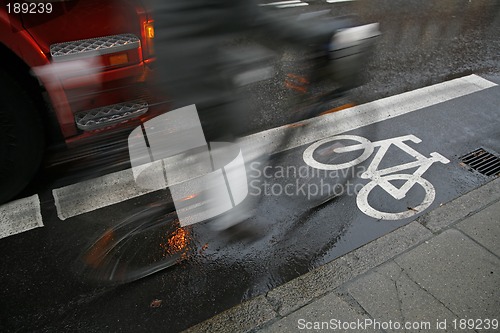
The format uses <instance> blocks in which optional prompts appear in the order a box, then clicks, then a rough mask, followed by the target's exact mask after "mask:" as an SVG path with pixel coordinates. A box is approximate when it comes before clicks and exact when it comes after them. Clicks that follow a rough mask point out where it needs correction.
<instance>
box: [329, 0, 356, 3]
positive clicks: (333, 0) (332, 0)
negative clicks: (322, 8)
mask: <svg viewBox="0 0 500 333" xmlns="http://www.w3.org/2000/svg"><path fill="white" fill-rule="evenodd" d="M348 1H354V0H326V2H328V3H337V2H348Z"/></svg>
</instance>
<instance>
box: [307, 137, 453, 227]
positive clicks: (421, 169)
mask: <svg viewBox="0 0 500 333" xmlns="http://www.w3.org/2000/svg"><path fill="white" fill-rule="evenodd" d="M339 140H350V141H356V142H357V144H354V145H349V146H344V145H339V143H338V141H339ZM334 141H337V144H335V146H337V148H335V149H333V151H332V152H333V153H338V154H342V153H346V152H352V151H359V150H363V153H362V154H361V155H360V156H359V157H358V158H356V159H354V160H352V161H349V162H345V163H341V164H324V163H320V162H318V161H317V160H316V159H315V158H314V152H315V151H316V150H317V149H318V148H319V147H320V146H322V145H324V144H326V143H331V142H334ZM405 141H411V142H413V143H420V142H422V140H421V139H419V138H417V137H416V136H415V135H404V136H400V137H397V138H390V139H385V140H379V141H376V142H370V141H369V140H367V139H366V138H363V137H361V136H357V135H336V136H332V137H329V138H326V139H323V140H320V141H317V142H315V143H313V144H312V145H311V146H309V147H308V148H307V149H306V150H305V151H304V153H303V154H302V157H303V159H304V162H305V163H306V164H307V165H309V166H311V167H313V168H317V169H321V170H341V169H346V168H350V167H353V166H355V165H357V164H359V163H361V162H363V161H364V160H366V159H367V158H368V157H369V156H370V155H372V153H373V151H374V148H375V147H379V149H378V151H377V152H376V153H375V157H374V158H373V160H372V161H371V162H370V165H369V166H368V168H367V169H366V171H365V172H363V173H362V174H361V176H360V177H361V178H364V179H371V182H369V183H368V184H366V185H365V186H364V187H363V188H362V190H361V191H360V192H359V193H358V195H357V199H356V203H357V205H358V207H359V209H360V210H361V211H362V212H363V213H365V214H366V215H368V216H371V217H373V218H376V219H384V220H400V219H404V218H408V217H411V216H414V215H416V214H418V213H419V212H423V211H424V210H425V209H427V208H428V207H429V206H430V205H431V204H432V202H433V201H434V198H435V196H436V190H435V189H434V186H433V185H432V184H431V183H430V182H428V181H427V180H425V179H424V178H422V175H423V174H424V173H425V171H427V169H429V168H430V167H431V165H432V164H433V163H435V162H441V163H443V164H448V163H450V160H448V159H447V158H446V157H444V156H442V155H441V154H439V153H436V152H433V153H431V154H430V155H431V157H426V156H424V155H422V154H421V153H419V152H418V151H416V150H415V149H413V148H412V147H410V146H408V145H407V144H406V143H405ZM391 146H395V147H397V148H399V149H401V150H402V151H403V152H404V153H405V154H407V155H410V156H412V157H414V158H415V161H413V162H409V163H403V164H399V165H395V166H392V167H389V168H385V169H379V165H380V163H381V162H382V159H383V158H384V156H385V154H386V153H387V151H388V150H389V148H390V147H391ZM415 167H418V168H417V169H416V170H415V171H414V172H413V173H412V174H406V173H404V172H403V173H399V172H401V171H408V170H412V169H414V168H415ZM394 173H399V174H394ZM391 180H406V181H405V183H404V185H402V186H394V185H393V184H392V183H391V182H390V181H391ZM415 184H420V185H421V186H422V187H423V188H424V190H425V193H426V194H425V197H424V200H423V202H422V203H421V204H419V205H418V206H417V207H415V208H413V209H412V210H405V211H404V212H399V213H387V212H381V211H378V210H376V209H375V208H373V207H372V206H371V205H370V204H369V203H368V195H369V194H370V191H371V190H372V189H374V188H375V187H376V186H380V187H381V188H382V189H383V190H384V191H386V192H387V193H388V194H390V195H391V196H392V197H393V198H394V199H396V200H401V199H403V198H405V197H406V194H407V193H408V191H409V190H410V189H411V188H412V187H413V186H414V185H415Z"/></svg>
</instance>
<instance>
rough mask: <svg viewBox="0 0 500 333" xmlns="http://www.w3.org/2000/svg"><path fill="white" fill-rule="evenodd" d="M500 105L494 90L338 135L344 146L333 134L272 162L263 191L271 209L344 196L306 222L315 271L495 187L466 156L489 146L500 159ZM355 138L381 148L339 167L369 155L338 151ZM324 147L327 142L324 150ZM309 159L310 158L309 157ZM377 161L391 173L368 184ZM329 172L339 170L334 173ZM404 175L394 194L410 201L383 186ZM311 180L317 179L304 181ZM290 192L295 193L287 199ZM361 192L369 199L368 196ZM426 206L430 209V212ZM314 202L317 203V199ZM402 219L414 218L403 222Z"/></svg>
mask: <svg viewBox="0 0 500 333" xmlns="http://www.w3.org/2000/svg"><path fill="white" fill-rule="evenodd" d="M498 101H500V89H499V88H498V87H494V88H490V89H487V90H483V91H481V92H476V93H474V94H471V95H467V96H463V97H459V98H455V99H452V100H449V101H446V102H443V103H439V104H435V105H432V106H429V107H426V108H422V109H419V110H417V111H414V112H410V113H408V114H404V115H400V116H398V117H395V118H392V119H389V120H385V121H381V122H377V123H375V124H371V125H368V126H364V127H361V128H358V129H354V130H351V131H347V132H342V133H339V135H340V134H341V136H342V137H344V140H335V141H331V140H332V138H333V137H335V136H336V135H334V136H333V137H327V138H325V139H323V140H319V141H316V142H313V143H309V144H307V145H302V146H299V147H296V148H292V149H290V150H288V151H287V152H286V154H282V156H284V157H283V158H282V159H281V160H280V161H279V162H278V164H277V165H276V164H273V163H270V165H269V166H268V174H269V173H271V172H274V176H275V177H274V178H273V179H272V181H270V180H269V179H268V180H267V183H266V184H265V186H264V189H262V193H265V194H266V196H267V197H268V204H269V206H270V207H276V206H279V205H287V204H290V202H292V204H291V205H292V206H294V207H297V208H300V207H301V205H305V206H308V204H307V203H306V202H307V201H308V198H310V197H313V199H314V196H315V195H316V194H319V195H320V196H321V195H323V197H328V194H331V193H332V192H338V194H340V196H338V197H336V198H334V199H332V200H330V201H329V202H328V204H326V205H324V206H321V207H320V208H318V209H316V210H315V211H314V212H313V213H312V214H310V216H308V217H307V218H308V220H307V223H305V222H304V223H302V224H307V228H303V229H302V230H297V235H296V236H297V237H299V235H300V237H301V238H302V239H305V240H310V244H309V243H306V244H301V245H304V247H305V248H307V249H309V251H310V252H312V253H314V254H315V255H316V256H315V258H314V259H313V262H314V264H311V262H310V261H306V262H307V264H308V265H315V266H317V265H321V264H324V263H327V262H329V261H331V260H333V259H335V258H337V257H339V256H341V255H343V254H345V253H347V252H350V251H352V250H353V249H355V248H357V247H359V246H362V245H364V244H366V243H367V242H369V241H371V240H374V239H376V238H378V237H380V236H382V235H384V234H386V233H388V232H391V231H393V230H394V229H396V228H398V227H401V226H402V225H405V224H407V223H409V222H410V221H413V220H414V219H416V218H418V216H419V215H420V214H422V213H423V212H424V211H428V210H432V209H433V208H435V207H437V206H439V205H441V204H444V203H446V202H449V201H451V200H453V199H455V198H457V197H459V196H461V195H462V194H464V193H466V192H469V191H470V190H472V189H474V188H476V187H479V186H481V185H483V184H485V183H486V182H488V181H490V180H491V179H492V178H493V177H494V175H493V176H486V175H483V174H481V173H479V172H477V171H474V170H471V169H470V168H469V167H467V165H465V164H464V163H463V162H462V160H461V157H463V156H464V155H467V154H469V153H470V152H473V151H475V150H477V149H478V148H484V149H485V150H486V151H487V152H490V153H492V154H493V155H494V156H496V157H497V158H498V157H499V156H500V154H499V151H500V132H499V130H498V126H499V122H500V114H499V109H498ZM374 112H376V111H375V110H374ZM349 136H350V137H351V139H355V138H358V139H359V138H361V139H362V138H365V139H367V140H369V141H370V142H376V143H378V144H375V147H373V153H372V154H370V156H369V157H368V158H367V159H366V160H365V161H362V162H360V163H359V164H356V166H355V167H353V168H350V169H348V168H344V169H342V168H341V169H337V168H335V167H334V166H335V165H339V164H342V163H347V164H349V161H351V160H353V159H355V158H356V157H359V156H360V155H361V152H362V149H361V150H359V151H357V152H352V153H351V155H349V154H346V153H344V155H347V156H342V154H335V152H333V150H334V149H335V148H341V147H345V146H349V145H354V144H359V142H357V141H353V140H348V139H347V137H349ZM337 137H338V136H337ZM410 139H411V140H414V141H415V142H413V141H411V140H410ZM320 141H325V143H324V144H319V143H320ZM389 144H391V145H390V146H389ZM395 144H398V146H396V145H395ZM380 145H385V148H386V149H387V152H386V153H385V154H382V153H381V152H380V149H381V148H380ZM310 147H311V148H316V149H314V150H313V151H314V153H313V154H312V155H311V154H307V151H308V149H309V150H310V151H309V153H311V149H310ZM325 151H326V153H325ZM304 153H306V155H308V156H307V157H304V155H305V154H304ZM377 154H379V155H377ZM413 155H417V156H418V158H420V159H421V161H422V162H421V163H425V162H427V163H428V165H427V166H425V167H423V168H422V170H420V174H421V176H416V173H417V168H418V167H421V166H422V164H419V163H418V162H417V163H416V164H417V165H416V166H414V167H412V168H410V169H406V166H405V165H406V164H407V163H413V162H415V161H416V158H415V156H413ZM375 156H377V157H378V159H380V160H379V161H377V163H378V162H379V163H380V164H379V165H378V168H377V170H378V171H380V170H383V169H386V170H387V171H392V172H389V173H388V174H381V175H379V177H381V178H380V179H379V180H378V181H371V180H373V179H374V178H375V177H376V174H375V175H374V174H372V175H371V176H372V177H371V179H363V178H362V177H363V173H365V172H366V171H370V169H369V168H370V165H371V166H374V163H373V162H374V158H375ZM329 158H330V160H329ZM431 158H432V160H429V159H431ZM488 163H490V164H488V166H490V165H491V166H493V165H494V163H493V162H489V161H488ZM496 165H499V163H496ZM329 166H333V167H332V168H331V169H330V170H328V167H329ZM389 168H390V169H389ZM281 170H290V172H289V173H288V174H286V172H285V174H286V175H285V176H283V172H282V171H281ZM294 171H296V174H299V173H300V172H302V176H305V177H301V175H298V177H296V174H293V172H294ZM371 171H372V172H373V171H375V172H376V170H371ZM290 174H292V175H291V177H289V175H290ZM401 174H403V176H394V177H393V179H394V180H391V181H390V182H389V184H392V185H394V188H393V190H397V189H399V188H402V187H403V186H404V185H405V184H406V183H408V184H406V185H407V186H409V188H408V191H407V192H405V191H402V192H403V193H402V196H403V197H402V198H401V199H399V200H398V199H395V198H394V197H393V196H392V195H390V194H389V193H388V192H387V191H386V190H385V189H383V188H381V187H380V183H383V182H384V178H385V177H388V176H391V175H401ZM496 174H497V175H498V171H497V173H496ZM346 175H349V178H346V177H345V176H346ZM306 177H309V178H310V179H308V180H304V178H306ZM295 178H298V179H299V181H298V182H297V179H295ZM422 178H423V179H422ZM413 181H416V182H417V183H416V184H415V183H412V182H413ZM413 184H415V185H414V186H411V185H413ZM422 184H424V186H426V187H425V188H424V187H423V186H422ZM427 185H428V186H427ZM287 187H288V190H289V191H288V192H289V194H290V195H287V193H285V192H286V188H287ZM387 187H391V185H389V186H387ZM299 189H300V190H299ZM370 189H371V190H370ZM294 191H295V192H294ZM304 192H305V193H304ZM360 192H361V193H360ZM358 193H360V194H361V195H362V197H361V198H360V196H358ZM363 194H364V195H363ZM366 194H367V195H366ZM424 201H428V203H429V204H430V205H429V206H428V207H427V208H426V207H425V206H426V205H424V204H423V202H424ZM284 202H287V203H284ZM311 204H314V200H313V201H312V202H311ZM367 205H368V208H367V207H366V206H367ZM419 206H420V207H419ZM422 206H424V207H422ZM398 215H403V216H407V217H405V218H398ZM304 230H305V233H304ZM332 230H336V231H337V230H342V233H337V236H338V238H337V239H336V240H335V242H334V244H331V243H330V247H329V248H328V249H326V251H323V250H325V249H324V248H319V247H318V243H319V244H325V243H324V242H321V238H322V237H325V239H328V238H329V237H331V236H332V235H331V234H329V232H330V231H332ZM330 239H331V238H330ZM311 245H313V246H312V247H311ZM318 249H321V250H322V252H321V255H318V252H317V250H318ZM313 256H314V255H313Z"/></svg>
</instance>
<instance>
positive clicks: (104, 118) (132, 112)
mask: <svg viewBox="0 0 500 333" xmlns="http://www.w3.org/2000/svg"><path fill="white" fill-rule="evenodd" d="M148 108H149V105H148V103H147V102H146V101H142V100H136V101H129V102H124V103H119V104H113V105H107V106H103V107H100V108H97V109H92V110H88V111H81V112H78V113H75V122H76V126H77V127H78V128H79V129H81V130H84V131H92V130H95V129H99V128H103V127H106V126H110V125H114V124H117V123H121V122H123V121H125V120H128V119H132V118H135V117H138V116H140V115H142V114H144V113H146V112H147V111H148Z"/></svg>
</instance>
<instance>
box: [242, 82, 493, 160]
mask: <svg viewBox="0 0 500 333" xmlns="http://www.w3.org/2000/svg"><path fill="white" fill-rule="evenodd" d="M494 86H497V84H496V83H493V82H491V81H488V80H486V79H483V78H481V77H479V76H477V75H474V74H473V75H469V76H465V77H461V78H458V79H454V80H451V81H446V82H442V83H438V84H435V85H432V86H428V87H424V88H420V89H416V90H413V91H409V92H406V93H402V94H399V95H395V96H390V97H386V98H383V99H379V100H376V101H373V102H370V103H366V104H362V105H358V106H355V107H352V108H350V109H346V110H342V111H341V112H335V113H331V114H326V115H324V116H321V117H317V118H314V119H310V120H307V121H304V122H302V123H303V124H305V125H307V131H306V132H305V133H304V131H303V133H301V134H300V135H297V136H292V138H290V140H289V141H288V142H286V144H285V145H284V147H282V145H283V143H282V138H283V137H284V136H285V133H286V132H287V131H300V130H301V127H304V126H297V127H293V126H290V125H284V126H281V127H277V128H273V129H270V130H266V131H264V132H260V133H256V134H253V135H250V136H247V137H245V138H243V139H242V141H243V143H244V144H246V145H258V146H261V147H265V148H266V150H267V151H268V152H278V149H279V148H282V150H288V149H292V148H295V147H299V146H302V145H306V144H309V143H312V142H314V141H317V140H320V139H323V138H327V137H330V136H333V135H337V134H341V133H344V132H347V131H351V130H354V129H357V128H360V127H363V126H367V125H370V124H374V123H378V122H381V121H384V120H388V119H391V118H395V117H397V116H401V115H404V114H407V113H410V112H413V111H416V110H420V109H423V108H426V107H429V106H432V105H434V104H438V103H442V102H446V101H449V100H452V99H455V98H458V97H462V96H466V95H469V94H472V93H475V92H478V91H481V90H484V89H488V88H491V87H494ZM251 153H252V152H250V154H251ZM244 156H245V159H253V158H255V157H257V156H255V155H248V153H247V154H245V155H244Z"/></svg>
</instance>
